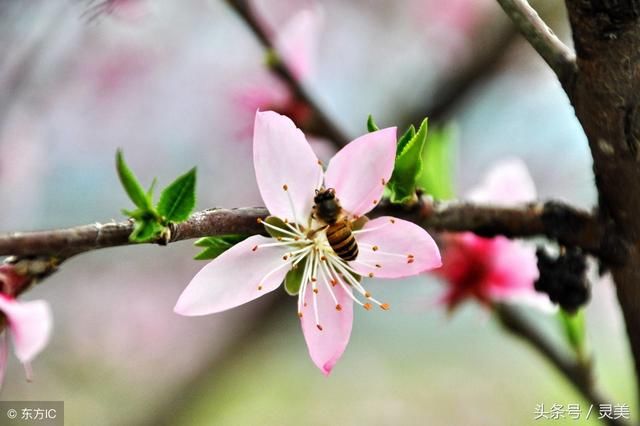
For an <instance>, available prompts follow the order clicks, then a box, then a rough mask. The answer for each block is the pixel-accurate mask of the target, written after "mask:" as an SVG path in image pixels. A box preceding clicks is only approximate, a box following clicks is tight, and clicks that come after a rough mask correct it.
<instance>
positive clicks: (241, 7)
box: [227, 0, 350, 146]
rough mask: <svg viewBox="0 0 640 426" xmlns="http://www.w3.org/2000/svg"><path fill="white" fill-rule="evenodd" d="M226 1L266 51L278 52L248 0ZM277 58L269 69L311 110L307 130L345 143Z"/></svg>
mask: <svg viewBox="0 0 640 426" xmlns="http://www.w3.org/2000/svg"><path fill="white" fill-rule="evenodd" d="M227 3H228V4H229V6H231V8H232V9H233V10H235V11H236V13H237V14H238V16H240V18H242V20H243V21H244V22H245V23H246V24H247V26H248V27H249V28H250V29H251V31H252V32H253V34H254V35H255V36H256V38H257V39H258V41H259V42H260V44H261V45H262V46H263V47H264V48H265V50H266V51H268V52H274V53H276V54H277V53H278V52H277V49H276V48H275V47H274V45H273V43H272V41H271V40H270V39H269V36H268V35H267V33H266V32H265V30H264V28H262V26H260V23H259V22H258V20H257V19H256V17H255V16H253V14H252V13H251V8H250V6H249V2H248V1H246V0H227ZM276 59H277V60H276V61H275V63H274V64H273V65H272V66H271V70H272V71H273V72H274V73H275V74H276V75H277V76H278V77H279V78H280V79H281V80H282V81H283V82H284V83H286V84H287V86H289V89H290V90H291V92H292V93H293V95H294V96H295V97H296V98H297V99H298V100H300V101H302V102H303V103H304V104H306V105H307V106H308V107H309V109H310V110H311V112H312V117H311V119H310V120H309V121H310V124H309V125H307V126H306V127H307V128H306V129H305V130H307V131H309V132H311V133H314V134H316V135H318V136H323V137H326V138H327V139H329V140H331V141H333V142H334V143H336V144H337V145H338V146H343V145H346V144H347V143H348V142H349V140H350V138H349V137H348V136H347V135H345V134H344V133H343V131H342V130H341V129H340V128H339V127H338V126H337V125H336V124H335V123H334V122H333V120H331V119H330V118H329V116H328V115H326V114H325V113H324V111H323V110H322V108H320V107H319V106H318V104H317V103H316V102H315V100H314V99H313V97H312V96H311V95H310V94H309V92H308V91H307V90H306V89H305V88H304V87H303V86H302V84H301V83H300V81H298V79H297V78H296V77H295V76H294V74H293V73H292V72H291V70H290V69H289V67H288V65H287V64H286V63H285V61H284V60H283V58H282V57H281V56H277V58H276Z"/></svg>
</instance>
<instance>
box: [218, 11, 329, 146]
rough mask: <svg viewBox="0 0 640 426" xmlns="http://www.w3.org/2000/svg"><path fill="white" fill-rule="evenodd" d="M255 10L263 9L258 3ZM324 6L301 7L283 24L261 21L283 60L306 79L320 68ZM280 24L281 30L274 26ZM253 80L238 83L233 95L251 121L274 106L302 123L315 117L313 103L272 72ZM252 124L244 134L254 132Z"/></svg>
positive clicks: (295, 73)
mask: <svg viewBox="0 0 640 426" xmlns="http://www.w3.org/2000/svg"><path fill="white" fill-rule="evenodd" d="M254 13H256V14H257V15H258V16H261V15H260V10H259V9H258V8H255V7H254ZM322 16H323V15H322V9H321V8H320V6H319V5H317V4H315V3H313V4H311V5H309V6H308V7H307V8H305V9H302V10H299V11H297V12H296V13H295V14H293V15H292V16H291V17H289V18H288V20H287V21H286V22H285V23H284V25H282V27H281V28H280V27H275V26H273V25H270V23H269V22H268V21H267V19H260V22H261V25H262V26H263V28H264V29H265V31H266V32H267V34H270V35H271V37H272V39H273V45H274V47H275V50H276V53H277V55H278V58H279V59H280V60H282V61H283V62H284V63H285V64H286V65H287V67H288V68H289V70H291V72H292V73H293V76H294V77H295V78H296V79H298V80H300V81H304V80H307V79H309V78H310V77H311V76H312V75H313V72H314V70H315V68H316V60H317V52H318V42H319V33H320V27H321V26H322ZM274 28H277V30H274ZM249 80H250V83H249V84H247V85H244V86H240V87H235V88H234V92H233V93H232V95H231V97H232V99H233V100H234V102H235V103H236V105H238V107H239V108H240V110H241V111H242V112H243V113H244V114H243V115H246V116H247V122H249V121H250V117H253V114H254V113H255V112H256V110H273V111H277V112H279V113H281V114H284V115H286V116H288V117H289V118H291V119H292V120H293V121H294V122H295V123H296V124H297V125H299V126H302V125H303V124H304V123H305V122H306V121H308V120H309V118H310V117H311V110H310V109H309V107H308V106H307V105H306V104H304V103H303V102H301V101H300V100H298V99H297V98H296V97H295V95H294V94H293V93H291V91H290V90H289V88H288V87H287V85H286V84H285V83H283V82H282V81H281V80H280V79H279V78H278V77H276V76H275V75H274V74H272V73H266V74H265V73H259V74H256V75H255V76H250V77H249ZM250 134H251V130H250V125H249V124H248V125H247V130H246V131H243V132H242V134H241V136H245V135H250Z"/></svg>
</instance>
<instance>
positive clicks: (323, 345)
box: [300, 285, 353, 376]
mask: <svg viewBox="0 0 640 426" xmlns="http://www.w3.org/2000/svg"><path fill="white" fill-rule="evenodd" d="M332 290H333V292H334V294H335V296H336V299H337V301H338V304H339V305H340V307H341V310H340V311H338V310H337V309H336V303H335V302H334V300H333V298H332V297H331V295H330V294H329V290H328V289H327V287H326V286H324V285H320V286H319V288H318V294H317V299H318V318H319V320H320V325H321V327H322V330H320V329H318V327H317V324H316V319H315V314H314V310H313V291H312V290H311V288H310V287H308V288H307V291H306V293H305V299H304V300H305V303H306V306H305V307H303V308H302V318H300V323H301V325H302V332H303V333H304V339H305V340H306V342H307V347H308V349H309V355H310V356H311V359H312V360H313V362H314V364H315V365H316V366H318V368H319V369H320V370H322V373H323V374H324V375H325V376H328V375H329V373H331V369H332V368H333V366H334V365H335V364H336V362H338V360H339V359H340V357H341V356H342V353H343V352H344V350H345V349H346V347H347V343H349V337H350V336H351V326H352V324H353V301H352V300H351V297H350V296H349V295H348V294H347V290H345V289H343V288H342V287H341V286H336V287H333V288H332Z"/></svg>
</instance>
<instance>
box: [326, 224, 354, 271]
mask: <svg viewBox="0 0 640 426" xmlns="http://www.w3.org/2000/svg"><path fill="white" fill-rule="evenodd" d="M327 241H329V245H330V246H331V248H332V249H333V251H335V252H336V254H337V255H338V256H339V257H340V258H341V259H342V260H347V261H349V260H355V258H356V257H357V256H358V243H357V242H356V238H355V237H354V236H353V233H352V232H351V226H350V225H349V222H347V221H346V220H344V221H338V222H336V223H334V224H331V225H329V228H327Z"/></svg>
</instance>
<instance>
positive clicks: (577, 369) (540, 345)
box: [495, 305, 627, 425]
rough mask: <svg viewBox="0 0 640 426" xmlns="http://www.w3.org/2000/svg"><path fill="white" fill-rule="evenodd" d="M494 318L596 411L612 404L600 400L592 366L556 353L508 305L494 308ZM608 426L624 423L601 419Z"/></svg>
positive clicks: (542, 336) (554, 349) (545, 340)
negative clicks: (554, 370) (602, 405)
mask: <svg viewBox="0 0 640 426" xmlns="http://www.w3.org/2000/svg"><path fill="white" fill-rule="evenodd" d="M495 312H496V316H497V317H498V320H499V321H500V323H501V324H502V326H504V328H505V329H506V330H507V331H508V332H510V333H511V334H513V335H515V336H517V337H520V338H521V339H523V340H524V341H526V342H527V343H529V345H531V347H533V348H534V349H535V350H537V351H538V352H539V353H540V354H541V355H542V356H543V357H544V358H546V359H547V361H549V362H550V363H551V364H552V365H553V366H554V367H556V368H557V369H558V371H559V372H560V373H561V374H562V375H563V376H564V377H566V379H567V380H569V382H570V383H571V384H572V385H573V386H574V387H575V389H576V390H577V391H578V392H580V393H581V394H582V396H583V397H584V398H585V399H586V400H587V401H589V402H590V403H591V404H593V406H594V407H599V406H600V405H601V404H611V402H612V401H611V398H607V397H605V396H603V395H602V394H601V393H600V392H599V391H598V390H597V389H596V386H595V383H594V380H593V369H592V364H591V363H589V362H577V361H574V360H572V359H570V358H568V357H567V356H566V355H565V354H564V353H562V352H561V351H559V350H558V348H557V347H556V346H554V345H553V344H552V343H551V342H550V341H548V340H547V339H546V337H545V336H544V335H543V334H542V333H541V332H540V331H539V330H537V329H536V328H535V327H534V326H533V325H532V324H530V323H529V321H527V319H526V318H525V317H524V316H522V314H520V313H518V311H517V310H516V309H514V308H513V307H510V306H507V305H496V306H495ZM604 420H605V421H606V422H607V424H610V425H625V424H627V423H626V422H624V421H622V420H620V419H617V420H614V419H604Z"/></svg>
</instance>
